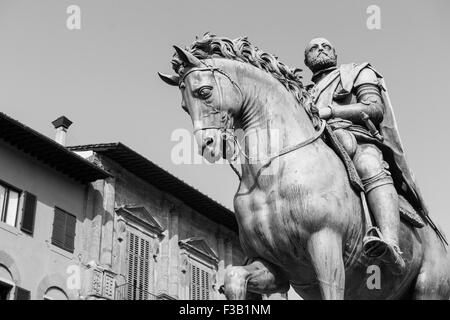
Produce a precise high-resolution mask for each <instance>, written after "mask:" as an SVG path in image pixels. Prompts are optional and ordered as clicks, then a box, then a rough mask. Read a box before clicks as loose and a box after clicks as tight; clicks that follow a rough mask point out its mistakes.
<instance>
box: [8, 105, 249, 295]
mask: <svg viewBox="0 0 450 320" xmlns="http://www.w3.org/2000/svg"><path fill="white" fill-rule="evenodd" d="M70 123H71V122H70V121H69V120H68V119H67V118H64V117H62V118H59V119H58V120H56V121H54V122H53V124H54V125H55V128H56V140H57V141H54V140H52V139H49V138H48V137H46V136H44V135H42V134H40V133H38V132H36V131H34V130H33V129H31V128H29V127H27V126H25V125H23V124H21V123H20V122H18V121H16V120H14V119H11V118H10V117H8V116H6V115H4V114H1V113H0V209H1V211H0V213H1V215H0V218H1V220H0V299H33V300H34V299H111V300H113V299H118V300H151V299H196V300H197V299H198V300H200V299H201V300H209V299H225V296H224V295H223V294H222V293H221V292H220V291H221V290H220V289H221V288H220V286H221V285H222V284H223V277H224V272H225V269H226V267H227V266H229V265H231V264H234V265H240V264H243V263H244V260H245V257H244V255H243V253H242V250H241V247H240V244H239V239H238V227H237V224H236V221H235V218H234V216H233V213H232V212H231V211H230V210H228V209H227V208H225V207H223V206H222V205H220V204H219V203H217V202H215V201H214V200H212V199H210V198H209V197H207V196H206V195H204V194H202V193H201V192H199V191H198V190H196V189H195V188H193V187H191V186H189V185H188V184H186V183H184V182H183V181H181V180H180V179H178V178H176V177H174V176H173V175H171V174H170V173H168V172H167V171H165V170H163V169H162V168H160V167H158V166H157V165H155V164H154V163H152V162H151V161H150V160H148V159H145V158H144V157H142V156H141V155H139V154H138V153H136V152H135V151H133V150H131V149H129V148H128V147H126V146H125V145H123V144H121V143H115V144H103V145H87V146H78V147H72V148H66V147H65V146H64V145H63V144H64V141H65V133H66V131H67V129H68V127H69V126H70Z"/></svg>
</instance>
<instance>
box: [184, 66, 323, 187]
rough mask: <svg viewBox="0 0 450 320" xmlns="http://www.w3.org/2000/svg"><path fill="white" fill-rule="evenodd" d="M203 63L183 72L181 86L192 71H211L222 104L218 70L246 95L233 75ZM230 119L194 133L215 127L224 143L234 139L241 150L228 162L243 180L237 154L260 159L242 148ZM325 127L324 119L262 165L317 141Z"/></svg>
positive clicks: (228, 116)
mask: <svg viewBox="0 0 450 320" xmlns="http://www.w3.org/2000/svg"><path fill="white" fill-rule="evenodd" d="M202 63H203V64H204V65H205V67H204V68H192V69H190V70H189V71H188V72H186V73H185V74H183V76H182V77H181V78H180V81H179V86H181V85H182V84H183V82H184V79H185V78H186V77H187V76H188V75H189V74H190V73H192V72H196V71H210V72H211V73H212V75H213V77H214V81H215V82H216V84H217V87H218V89H219V92H220V95H219V96H220V105H222V91H221V90H220V86H219V85H218V83H217V80H216V76H215V74H214V72H215V71H217V72H218V73H220V74H222V75H224V76H225V77H226V78H227V79H228V80H230V82H231V83H232V84H233V85H234V86H235V87H236V88H237V89H238V90H239V92H240V93H241V96H242V97H243V96H244V95H243V93H242V90H241V88H240V87H239V85H238V84H237V83H236V82H235V81H233V79H231V77H230V76H229V75H228V74H227V73H226V72H224V71H223V70H222V69H220V68H218V67H213V66H209V65H207V64H206V63H204V62H203V61H202ZM219 112H220V109H219ZM230 120H231V116H230V114H228V113H227V118H226V120H225V121H224V123H223V125H222V126H208V127H202V128H199V129H196V130H194V132H193V134H194V135H195V133H196V132H198V131H203V130H208V129H214V130H219V131H220V132H221V138H222V140H223V143H224V144H225V143H226V142H227V141H228V140H232V142H233V144H234V146H237V149H238V150H239V152H238V153H236V152H235V153H234V154H233V156H232V157H231V161H229V162H228V163H229V165H230V166H231V168H232V169H233V171H234V172H235V173H236V175H237V176H238V178H239V181H241V180H242V176H241V174H240V173H239V171H238V170H237V169H236V167H235V166H234V165H233V163H232V161H234V160H236V158H237V156H238V155H239V154H242V155H243V156H244V157H245V158H246V159H247V160H249V161H254V160H258V159H257V158H251V157H249V156H248V155H247V154H246V153H245V152H244V151H243V150H242V147H241V145H240V143H239V141H238V139H237V136H236V135H235V134H234V132H233V131H234V126H233V125H232V124H231V121H230ZM325 127H326V121H325V120H322V123H321V126H320V129H319V130H318V131H317V132H316V133H315V134H314V135H313V136H311V137H309V138H308V139H306V140H304V141H302V142H299V143H297V144H295V145H293V146H288V147H285V148H283V149H282V150H281V151H280V152H278V153H277V154H275V155H272V156H269V158H268V160H267V162H266V164H264V165H263V166H262V167H266V166H267V165H269V164H270V163H271V162H272V161H273V160H275V159H276V158H278V157H281V156H283V155H285V154H287V153H290V152H292V151H295V150H298V149H300V148H302V147H305V146H307V145H308V144H311V143H313V142H314V141H316V140H317V139H319V138H320V137H321V136H322V134H323V132H324V131H325ZM235 149H236V148H235Z"/></svg>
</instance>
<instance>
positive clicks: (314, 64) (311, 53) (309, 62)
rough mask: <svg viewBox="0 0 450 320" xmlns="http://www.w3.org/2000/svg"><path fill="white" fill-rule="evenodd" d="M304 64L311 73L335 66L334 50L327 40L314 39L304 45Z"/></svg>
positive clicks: (335, 56)
mask: <svg viewBox="0 0 450 320" xmlns="http://www.w3.org/2000/svg"><path fill="white" fill-rule="evenodd" d="M305 65H306V66H307V67H308V68H309V69H311V71H312V72H313V73H316V72H318V71H320V70H323V69H327V68H330V67H335V66H336V65H337V55H336V51H335V50H334V48H333V47H332V46H331V44H330V42H329V41H328V40H326V39H323V38H319V39H314V40H312V41H311V42H310V43H309V44H308V46H307V47H306V50H305Z"/></svg>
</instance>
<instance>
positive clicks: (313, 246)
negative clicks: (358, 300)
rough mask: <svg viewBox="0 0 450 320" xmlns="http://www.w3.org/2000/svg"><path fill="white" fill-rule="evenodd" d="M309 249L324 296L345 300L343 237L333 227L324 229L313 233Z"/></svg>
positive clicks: (330, 298)
mask: <svg viewBox="0 0 450 320" xmlns="http://www.w3.org/2000/svg"><path fill="white" fill-rule="evenodd" d="M307 249H308V253H309V255H310V256H311V262H312V264H313V266H314V270H315V272H316V276H317V281H318V282H319V286H320V291H321V293H322V298H323V299H324V300H343V299H344V290H345V268H344V261H343V258H342V237H341V236H340V235H339V234H337V233H336V232H335V231H333V230H332V229H329V228H326V229H322V230H320V231H317V232H315V233H313V234H312V235H311V237H310V239H309V241H308V246H307Z"/></svg>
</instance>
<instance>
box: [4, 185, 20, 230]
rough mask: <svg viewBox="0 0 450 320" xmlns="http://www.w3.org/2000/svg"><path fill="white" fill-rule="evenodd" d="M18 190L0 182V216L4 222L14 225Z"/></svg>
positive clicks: (17, 205) (17, 206)
mask: <svg viewBox="0 0 450 320" xmlns="http://www.w3.org/2000/svg"><path fill="white" fill-rule="evenodd" d="M19 196H20V192H19V191H18V190H15V189H13V188H11V187H9V186H6V185H1V184H0V218H1V221H2V222H4V223H7V224H9V225H10V226H13V227H15V226H16V223H17V211H18V208H19Z"/></svg>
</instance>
